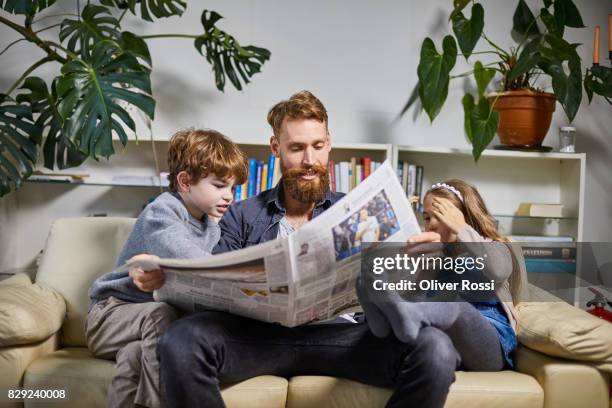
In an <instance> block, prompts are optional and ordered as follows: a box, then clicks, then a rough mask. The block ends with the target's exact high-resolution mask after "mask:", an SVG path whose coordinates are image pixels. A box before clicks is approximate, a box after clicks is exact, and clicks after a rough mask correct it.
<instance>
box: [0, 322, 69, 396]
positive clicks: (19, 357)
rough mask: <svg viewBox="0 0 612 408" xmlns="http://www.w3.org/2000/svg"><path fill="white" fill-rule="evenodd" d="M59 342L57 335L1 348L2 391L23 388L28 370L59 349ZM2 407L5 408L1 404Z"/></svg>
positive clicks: (0, 388)
mask: <svg viewBox="0 0 612 408" xmlns="http://www.w3.org/2000/svg"><path fill="white" fill-rule="evenodd" d="M58 340H59V335H58V334H57V333H56V334H54V335H53V336H51V337H49V338H48V339H45V340H43V341H39V342H36V343H30V344H24V345H20V346H9V347H2V348H0V390H5V389H7V388H15V387H21V381H22V379H23V374H24V373H25V370H26V368H28V366H29V365H30V363H31V362H32V361H34V360H36V359H37V358H38V357H40V356H43V355H45V354H49V353H53V352H54V351H55V350H56V349H57V344H58ZM0 401H2V400H1V399H0ZM0 406H2V407H4V405H2V404H1V403H0Z"/></svg>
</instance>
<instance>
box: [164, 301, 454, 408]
mask: <svg viewBox="0 0 612 408" xmlns="http://www.w3.org/2000/svg"><path fill="white" fill-rule="evenodd" d="M159 351H160V359H161V361H160V364H161V383H162V394H163V395H165V399H166V401H167V404H168V406H169V407H199V406H206V407H223V406H224V403H223V400H222V398H221V393H220V390H219V383H232V382H238V381H242V380H246V379H248V378H252V377H255V376H258V375H277V376H281V377H287V378H289V377H292V376H296V375H327V376H333V377H342V378H347V379H350V380H354V381H359V382H361V383H365V384H371V385H377V386H385V387H393V388H394V393H393V395H392V396H391V399H390V400H389V402H388V404H387V406H388V407H404V408H405V407H423V408H425V407H442V406H443V405H444V401H445V400H446V396H447V394H448V389H449V387H450V385H451V383H452V382H453V381H454V380H455V369H456V368H457V367H458V366H459V356H458V354H457V352H456V350H455V348H454V347H453V344H452V342H451V340H450V339H449V338H448V336H447V335H446V334H445V333H444V332H442V331H440V330H438V329H436V328H433V327H425V328H423V329H422V330H421V331H420V334H419V337H418V338H417V341H416V343H415V344H413V345H406V344H402V343H400V342H399V341H397V340H396V339H395V337H393V336H390V337H388V338H386V339H379V338H376V337H374V335H372V333H371V332H370V331H369V329H368V327H367V325H366V324H364V323H358V324H344V323H336V324H321V325H308V326H300V327H296V328H287V327H283V326H279V325H274V324H269V323H263V322H259V321H256V320H252V319H247V318H243V317H239V316H234V315H231V314H226V313H222V312H212V311H211V312H202V313H198V314H194V315H191V316H189V317H186V318H183V319H180V320H178V321H176V322H174V323H173V324H172V325H171V326H170V328H169V329H168V331H167V332H166V334H165V335H164V336H163V337H162V340H161V342H160V345H159Z"/></svg>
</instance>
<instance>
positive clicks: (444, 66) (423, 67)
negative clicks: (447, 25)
mask: <svg viewBox="0 0 612 408" xmlns="http://www.w3.org/2000/svg"><path fill="white" fill-rule="evenodd" d="M442 49H443V53H442V54H439V53H438V51H437V50H436V46H435V45H434V43H433V41H432V40H431V38H429V37H427V38H426V39H425V40H424V41H423V45H422V46H421V60H420V62H419V66H418V68H417V74H418V77H419V98H420V99H421V103H422V104H423V109H425V112H427V115H428V116H429V119H430V120H432V121H433V120H434V119H435V117H436V116H437V115H438V113H440V109H441V108H442V105H444V102H445V101H446V97H447V96H448V83H449V81H450V72H451V70H452V69H453V67H454V66H455V62H456V61H457V43H455V39H454V38H453V37H452V36H450V35H447V36H446V37H444V40H442Z"/></svg>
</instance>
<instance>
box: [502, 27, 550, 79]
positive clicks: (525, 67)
mask: <svg viewBox="0 0 612 408" xmlns="http://www.w3.org/2000/svg"><path fill="white" fill-rule="evenodd" d="M541 43H542V36H536V37H533V38H532V39H531V40H529V41H528V42H527V44H526V45H525V47H523V50H522V51H521V55H519V58H518V60H517V61H516V64H515V65H514V66H513V67H512V69H511V70H510V72H509V73H508V78H507V81H508V82H512V81H514V80H515V79H517V78H518V77H520V76H521V75H523V74H525V73H527V72H529V71H531V70H532V69H533V68H535V67H536V66H537V64H538V61H539V60H540V45H541Z"/></svg>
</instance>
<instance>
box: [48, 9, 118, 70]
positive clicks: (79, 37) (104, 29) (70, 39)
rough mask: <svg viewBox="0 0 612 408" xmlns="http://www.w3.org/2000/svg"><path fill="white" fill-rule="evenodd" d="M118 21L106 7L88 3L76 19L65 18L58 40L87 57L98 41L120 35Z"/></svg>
mask: <svg viewBox="0 0 612 408" xmlns="http://www.w3.org/2000/svg"><path fill="white" fill-rule="evenodd" d="M118 26H119V23H118V22H117V19H115V17H113V16H112V14H111V13H110V11H109V10H108V9H107V8H106V7H102V6H95V5H91V4H88V5H87V6H85V8H84V9H83V12H82V13H81V18H80V19H78V20H73V19H65V20H64V21H63V22H62V27H61V30H60V34H59V37H60V40H61V41H62V42H64V41H66V46H67V48H68V49H69V50H70V51H72V52H74V53H80V54H81V57H83V58H87V57H88V56H89V55H90V54H91V50H92V49H93V47H94V46H95V45H96V43H98V42H99V41H102V40H104V39H117V38H119V37H120V35H121V34H120V33H119V30H118V29H117V27H118Z"/></svg>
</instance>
